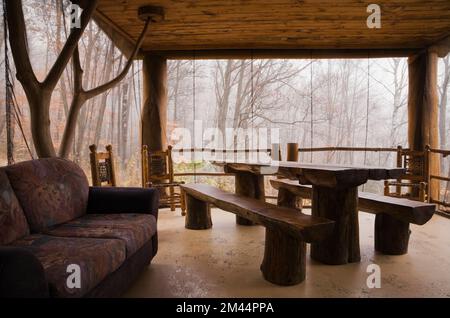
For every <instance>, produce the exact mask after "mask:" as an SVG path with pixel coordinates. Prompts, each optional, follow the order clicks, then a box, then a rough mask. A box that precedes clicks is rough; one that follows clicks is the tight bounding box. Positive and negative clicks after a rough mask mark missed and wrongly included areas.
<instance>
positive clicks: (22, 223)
mask: <svg viewBox="0 0 450 318" xmlns="http://www.w3.org/2000/svg"><path fill="white" fill-rule="evenodd" d="M28 234H30V229H29V228H28V223H27V220H26V218H25V214H24V213H23V210H22V207H21V206H20V204H19V201H18V200H17V197H16V195H15V194H14V190H13V189H12V187H11V184H10V183H9V180H8V177H7V175H6V173H5V170H4V169H3V168H2V169H0V245H6V244H9V243H11V242H13V241H15V240H17V239H19V238H21V237H24V236H26V235H28Z"/></svg>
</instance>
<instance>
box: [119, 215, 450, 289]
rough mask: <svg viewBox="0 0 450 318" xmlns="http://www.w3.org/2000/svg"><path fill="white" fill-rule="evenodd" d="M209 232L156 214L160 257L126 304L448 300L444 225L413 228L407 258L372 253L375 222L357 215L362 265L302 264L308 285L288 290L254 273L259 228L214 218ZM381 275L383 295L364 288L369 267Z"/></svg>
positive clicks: (449, 268)
mask: <svg viewBox="0 0 450 318" xmlns="http://www.w3.org/2000/svg"><path fill="white" fill-rule="evenodd" d="M212 219H213V228H212V229H209V230H202V231H193V230H186V229H185V228H184V218H183V217H181V216H180V212H179V211H178V210H177V211H176V212H170V211H169V210H167V209H163V210H161V211H160V219H159V223H158V233H159V240H160V241H159V242H160V245H159V252H158V254H157V255H156V257H155V258H154V260H153V262H152V264H151V266H149V268H148V269H147V270H146V271H144V273H143V274H142V275H141V276H140V278H138V280H137V281H136V283H135V284H134V285H133V286H132V287H131V288H130V290H129V291H128V292H127V293H126V295H125V297H450V220H449V219H446V218H443V217H441V216H438V215H436V216H434V217H433V218H432V220H431V221H429V222H428V223H427V224H425V225H424V226H416V225H412V226H411V230H412V235H411V239H410V245H409V253H408V254H407V255H402V256H386V255H380V254H377V253H375V252H374V248H373V224H374V216H373V215H370V214H366V213H360V240H361V258H362V259H361V262H360V263H356V264H347V265H339V266H329V265H323V264H321V263H318V262H315V261H313V260H311V259H310V258H309V251H308V259H307V268H306V280H305V281H304V282H302V283H301V284H298V285H296V286H290V287H282V286H277V285H273V284H271V283H269V282H267V281H265V280H264V279H263V277H262V275H261V272H260V270H259V266H260V263H261V261H262V257H263V251H264V228H263V227H261V226H252V227H245V226H237V225H236V224H235V221H234V219H235V216H234V214H231V213H228V212H223V211H221V210H218V209H213V211H212ZM372 263H375V264H378V265H379V266H380V268H381V288H380V289H369V288H368V287H367V285H366V280H367V277H368V275H369V274H368V273H366V269H367V266H368V265H369V264H372Z"/></svg>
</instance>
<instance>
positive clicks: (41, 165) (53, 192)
mask: <svg viewBox="0 0 450 318" xmlns="http://www.w3.org/2000/svg"><path fill="white" fill-rule="evenodd" d="M5 170H6V173H7V175H8V177H9V181H10V183H11V186H12V188H13V189H14V192H15V194H16V196H17V198H18V200H19V203H20V205H21V206H22V209H23V211H24V212H25V216H26V218H27V221H28V224H29V226H30V230H31V232H32V233H38V232H41V231H42V230H43V229H45V228H47V227H49V226H52V225H56V224H60V223H64V222H67V221H70V220H73V219H75V218H77V217H80V216H82V215H84V214H85V213H86V208H87V202H88V195H89V184H88V180H87V178H86V175H85V174H84V172H83V170H81V168H80V167H79V166H77V165H76V164H75V163H73V162H71V161H69V160H64V159H60V158H47V159H38V160H31V161H25V162H20V163H17V164H14V165H11V166H8V167H6V168H5Z"/></svg>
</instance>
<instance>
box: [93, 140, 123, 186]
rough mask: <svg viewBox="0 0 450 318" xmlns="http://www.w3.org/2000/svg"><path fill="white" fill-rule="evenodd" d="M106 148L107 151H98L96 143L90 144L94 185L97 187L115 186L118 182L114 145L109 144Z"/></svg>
mask: <svg viewBox="0 0 450 318" xmlns="http://www.w3.org/2000/svg"><path fill="white" fill-rule="evenodd" d="M105 148H106V152H97V146H96V145H90V146H89V149H90V150H91V154H90V159H91V173H92V185H93V186H96V187H101V186H110V187H115V186H116V185H117V184H116V174H115V171H114V160H113V152H112V146H111V145H107V146H106V147H105Z"/></svg>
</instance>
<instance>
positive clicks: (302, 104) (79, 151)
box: [0, 0, 450, 200]
mask: <svg viewBox="0 0 450 318" xmlns="http://www.w3.org/2000/svg"><path fill="white" fill-rule="evenodd" d="M23 4H24V11H25V17H26V21H33V23H27V31H28V48H29V51H30V55H31V56H32V64H33V67H34V71H35V72H36V73H37V75H38V78H39V79H42V77H43V76H44V74H47V71H48V68H49V67H50V66H51V65H52V64H53V62H54V60H55V58H56V56H57V54H58V52H59V51H60V49H61V46H62V44H63V43H64V42H65V39H66V38H67V33H68V29H67V26H66V24H65V23H64V14H63V11H62V10H61V5H60V0H46V1H42V0H24V1H23ZM1 16H2V18H1V23H2V25H3V13H2V14H1ZM150 32H151V31H150ZM0 36H1V38H0V39H1V43H0V69H1V74H0V96H1V98H2V101H4V100H5V98H4V96H5V77H4V76H5V41H4V33H3V28H2V30H1V32H0ZM80 56H81V63H82V67H83V69H84V84H85V88H91V87H95V86H97V85H99V84H100V83H104V82H106V81H107V80H109V79H111V78H112V77H113V76H115V75H117V74H118V73H119V72H120V70H121V69H122V68H123V65H124V63H125V62H126V58H125V57H124V56H123V55H122V54H121V52H120V51H119V50H118V49H117V48H116V47H115V46H114V45H113V44H112V42H111V41H110V40H109V39H108V38H107V37H106V35H105V34H103V32H102V31H101V30H100V29H99V28H98V27H97V26H96V24H95V23H94V22H91V23H89V25H88V27H87V28H86V31H85V33H84V35H83V38H82V41H81V42H80ZM9 63H10V64H11V73H12V74H13V79H14V77H15V76H14V74H15V70H14V65H13V61H12V58H11V56H10V55H9ZM449 64H450V58H449V56H447V57H446V58H443V59H440V61H439V81H438V83H439V108H440V112H439V116H440V118H439V132H440V148H442V149H450V140H449V139H450V138H448V137H449V136H450V124H449V118H450V107H448V102H449V86H450V85H449V78H450V65H449ZM71 68H72V66H71V64H70V63H69V64H68V66H67V68H66V71H65V72H64V74H63V76H62V78H61V79H60V81H59V83H58V86H57V89H56V90H55V92H54V94H53V97H52V103H51V123H52V136H53V140H54V142H55V145H56V146H57V145H58V144H59V143H60V141H61V138H62V133H63V129H64V125H65V122H66V119H67V115H68V109H69V103H70V100H71V97H72V91H73V76H72V70H71ZM140 70H141V62H140V61H136V62H134V63H133V65H132V68H131V70H130V72H129V73H128V75H127V77H126V78H125V79H124V80H123V81H122V82H121V83H120V84H119V85H118V86H117V87H115V88H114V89H111V90H109V91H108V92H107V93H105V94H102V95H100V96H97V97H95V98H93V99H91V100H89V101H88V102H87V104H86V105H85V107H83V109H82V111H81V113H80V117H79V119H78V122H77V129H76V136H75V142H74V144H73V146H72V149H71V151H70V156H69V157H70V158H71V159H72V160H74V161H76V162H77V163H79V164H80V165H81V166H82V167H83V168H84V169H85V171H86V173H87V175H90V172H89V149H88V146H89V145H90V144H97V145H99V148H103V147H104V145H106V144H112V145H113V149H114V152H115V155H116V162H117V164H116V166H117V174H118V179H119V184H121V185H124V186H129V185H140V182H141V181H140V175H141V172H140V141H139V125H140V120H139V117H140V109H141V105H142V94H141V87H142V78H141V72H140ZM168 71H169V72H168V75H169V81H168V96H169V107H168V109H169V113H168V119H169V123H168V130H167V132H166V133H167V137H168V140H169V143H175V142H176V140H174V139H173V138H172V137H173V136H172V132H173V130H174V129H175V128H180V127H181V128H188V129H191V130H192V129H193V125H194V119H195V120H202V121H203V125H204V126H205V127H217V128H219V129H220V130H224V129H225V128H242V129H247V128H259V127H268V128H278V129H279V131H280V143H281V144H282V145H284V144H286V143H287V142H297V143H298V144H299V146H300V147H301V148H309V147H311V146H313V147H320V146H352V147H364V146H367V147H396V146H397V145H403V146H407V136H406V134H407V92H408V71H407V60H406V59H370V58H367V59H345V60H308V59H304V60H257V59H255V60H249V59H248V60H195V59H191V60H173V61H169V62H168ZM14 84H15V86H14V91H15V99H16V102H17V108H16V110H15V114H14V117H15V118H16V120H15V122H14V125H13V128H14V129H13V131H14V159H15V161H16V162H19V161H22V160H28V159H30V154H29V152H28V149H27V147H26V144H25V142H24V140H25V139H26V140H27V141H28V143H29V144H30V148H31V149H30V150H31V153H32V154H33V153H34V149H33V145H32V140H31V137H30V128H29V127H30V123H29V108H28V105H27V100H26V98H25V94H24V92H23V90H22V87H21V85H20V83H19V82H18V81H17V80H15V82H14ZM194 92H195V93H194ZM2 105H3V106H2V107H0V142H1V147H0V164H1V165H4V164H6V121H5V116H6V113H5V110H6V108H5V107H4V102H3V103H2ZM19 122H20V123H21V124H22V126H23V135H24V136H25V138H24V136H23V135H22V131H21V129H20V126H19ZM283 148H284V147H283ZM283 150H284V149H283ZM300 160H305V161H308V162H309V161H311V160H313V161H314V162H336V163H352V164H363V163H366V164H368V165H381V166H384V165H387V166H393V165H394V160H395V154H394V153H366V154H365V153H356V152H341V153H315V154H314V155H313V156H311V155H310V154H302V155H301V156H300ZM176 168H177V171H180V172H181V171H188V170H190V171H192V170H195V171H214V170H216V168H215V167H212V166H211V165H209V164H208V163H206V162H195V163H191V164H180V165H177V167H176ZM442 171H443V173H442V174H443V175H444V174H445V175H449V173H450V172H449V160H448V159H445V160H443V163H442ZM191 179H193V178H191ZM196 179H197V181H208V182H212V181H211V180H212V179H211V178H209V179H208V180H205V179H204V178H203V179H202V177H198V178H196ZM214 182H216V183H217V184H219V185H221V186H224V187H227V188H228V187H230V188H231V187H232V179H231V178H221V179H219V178H216V179H215V181H214ZM447 186H448V185H444V184H443V187H442V188H443V189H445V188H446V187H447ZM367 187H368V188H369V190H372V191H379V190H380V189H381V186H380V184H379V183H373V184H369V185H368V186H367ZM449 199H450V197H447V200H449Z"/></svg>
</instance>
